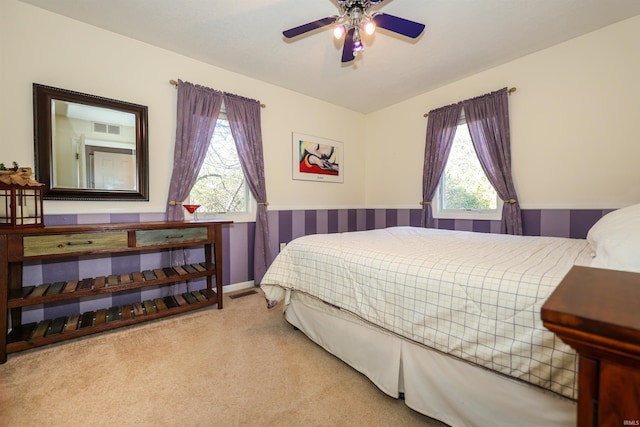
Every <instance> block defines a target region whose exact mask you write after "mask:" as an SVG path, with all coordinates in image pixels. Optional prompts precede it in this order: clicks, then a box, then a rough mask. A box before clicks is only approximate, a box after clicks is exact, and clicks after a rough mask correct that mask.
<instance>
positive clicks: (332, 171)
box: [291, 132, 344, 183]
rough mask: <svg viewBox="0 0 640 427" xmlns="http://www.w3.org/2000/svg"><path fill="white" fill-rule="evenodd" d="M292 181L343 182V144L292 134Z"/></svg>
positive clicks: (301, 134)
mask: <svg viewBox="0 0 640 427" xmlns="http://www.w3.org/2000/svg"><path fill="white" fill-rule="evenodd" d="M291 148H292V150H291V151H292V168H293V179H295V180H302V181H315V182H337V183H342V182H344V163H343V160H344V144H343V143H342V142H340V141H334V140H331V139H327V138H321V137H317V136H312V135H306V134H303V133H297V132H293V133H292V137H291Z"/></svg>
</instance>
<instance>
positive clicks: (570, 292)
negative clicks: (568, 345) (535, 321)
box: [542, 266, 640, 346]
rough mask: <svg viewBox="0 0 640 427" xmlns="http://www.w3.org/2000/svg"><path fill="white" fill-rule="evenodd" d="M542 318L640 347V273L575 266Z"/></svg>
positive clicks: (546, 324) (550, 322)
mask: <svg viewBox="0 0 640 427" xmlns="http://www.w3.org/2000/svg"><path fill="white" fill-rule="evenodd" d="M542 320H543V322H545V326H547V327H549V324H553V325H557V326H560V327H562V328H566V329H571V330H575V331H579V332H581V333H586V334H590V335H599V336H603V337H607V338H609V339H614V340H620V341H623V342H625V343H627V344H632V345H638V346H640V273H631V272H625V271H616V270H605V269H599V268H590V267H580V266H574V267H573V268H572V269H571V270H570V271H569V273H568V274H567V275H566V276H565V278H564V279H563V280H562V282H561V283H560V285H558V287H557V288H556V290H555V291H554V292H553V293H552V294H551V296H550V297H549V299H548V300H547V301H546V302H545V304H544V305H543V306H542Z"/></svg>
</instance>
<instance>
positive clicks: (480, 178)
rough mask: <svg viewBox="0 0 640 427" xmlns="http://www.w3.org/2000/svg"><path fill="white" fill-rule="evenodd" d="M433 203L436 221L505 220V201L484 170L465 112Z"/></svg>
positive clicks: (459, 123)
mask: <svg viewBox="0 0 640 427" xmlns="http://www.w3.org/2000/svg"><path fill="white" fill-rule="evenodd" d="M433 201H434V204H433V217H434V218H452V219H492V220H499V219H501V218H502V200H500V199H499V198H498V194H497V193H496V191H495V189H494V188H493V186H492V185H491V183H490V182H489V180H488V179H487V176H486V175H485V173H484V171H483V170H482V166H481V165H480V160H478V156H477V154H476V152H475V149H474V148H473V143H472V142H471V135H470V134H469V127H468V126H467V122H466V120H465V117H464V111H463V113H462V115H461V118H460V121H459V122H458V128H457V129H456V134H455V137H454V139H453V144H452V145H451V152H450V153H449V158H448V159H447V165H446V166H445V169H444V173H443V174H442V178H441V179H440V184H439V185H438V189H437V190H436V195H435V197H434V200H433Z"/></svg>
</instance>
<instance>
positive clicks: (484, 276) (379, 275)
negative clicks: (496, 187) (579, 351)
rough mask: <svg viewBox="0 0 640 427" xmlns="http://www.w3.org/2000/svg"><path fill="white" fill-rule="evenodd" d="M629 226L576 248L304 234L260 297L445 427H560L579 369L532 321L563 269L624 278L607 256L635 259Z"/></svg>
mask: <svg viewBox="0 0 640 427" xmlns="http://www.w3.org/2000/svg"><path fill="white" fill-rule="evenodd" d="M628 218H632V221H635V222H637V221H638V218H640V205H636V206H635V207H632V208H626V209H621V210H619V211H615V212H613V213H610V214H608V215H606V216H605V217H603V218H602V219H601V220H600V221H599V222H598V223H597V224H596V225H595V226H594V227H593V228H592V229H591V230H590V232H589V236H588V237H587V239H568V238H557V237H528V236H508V235H496V234H485V233H473V232H464V231H449V230H437V229H425V228H416V227H391V228H385V229H379V230H369V231H358V232H347V233H337V234H324V235H309V236H304V237H301V238H298V239H295V240H294V241H292V242H290V243H289V244H288V245H287V246H286V247H285V248H284V249H283V250H282V251H281V252H280V254H279V255H278V256H277V257H276V259H275V260H274V262H273V263H272V265H271V266H270V267H269V269H268V271H267V273H266V274H265V276H264V278H263V279H262V283H261V288H262V289H263V291H264V293H265V297H266V298H267V304H268V307H270V308H273V307H275V306H276V305H279V304H280V303H281V304H282V306H283V307H284V312H285V317H286V319H287V321H289V322H290V323H291V324H292V325H294V326H296V327H297V328H299V329H300V330H301V331H303V332H304V333H305V334H306V335H307V336H309V338H311V339H312V340H313V341H315V342H316V343H318V344H319V345H321V346H322V347H323V348H325V349H326V350H327V351H329V352H331V353H332V354H334V355H336V356H337V357H339V358H341V359H342V360H344V361H345V362H346V363H348V364H349V365H351V366H352V367H354V368H355V369H357V370H358V371H360V372H362V373H363V374H364V375H366V376H367V377H368V378H369V379H370V380H371V381H372V382H373V383H374V384H376V386H378V387H379V388H380V389H381V390H382V391H383V392H385V393H387V394H388V395H390V396H393V397H396V398H398V397H403V398H404V400H405V403H406V404H407V405H408V406H409V407H411V408H412V409H414V410H416V411H418V412H420V413H423V414H425V415H427V416H430V417H432V418H435V419H438V420H441V421H443V422H445V423H447V424H449V425H451V426H455V427H457V426H497V425H505V426H511V425H531V426H540V425H545V426H570V425H575V422H576V415H575V412H576V409H575V399H576V397H577V389H576V385H577V378H576V371H577V356H576V353H575V352H574V351H573V350H572V349H571V348H570V347H569V346H567V345H565V344H564V343H562V341H560V340H559V339H557V338H556V337H555V335H554V334H553V333H551V332H550V331H548V330H546V329H545V328H544V327H543V326H542V322H541V320H540V308H541V306H542V304H543V303H544V302H545V300H546V299H547V297H548V296H549V295H550V294H551V292H552V291H553V290H554V289H555V287H556V286H557V285H558V283H559V282H560V280H561V279H562V278H563V277H564V275H565V274H566V273H567V272H568V271H569V269H570V268H571V267H572V266H573V265H587V266H589V265H593V264H598V266H599V267H604V268H610V267H611V268H616V269H627V270H629V269H632V268H633V267H630V266H629V265H626V264H624V265H615V263H614V261H613V260H614V259H615V258H616V256H615V255H616V254H612V253H611V251H612V248H614V249H613V251H614V252H615V251H620V250H622V252H624V253H625V255H624V257H626V259H638V258H640V257H635V258H634V257H633V256H631V257H629V256H628V252H629V251H628V250H625V249H626V247H625V246H624V245H622V246H621V245H620V239H625V238H627V237H628V234H629V233H628V227H627V225H620V223H622V224H627V223H628ZM611 230H614V231H617V232H618V234H617V235H616V236H617V237H616V238H617V241H616V242H614V243H613V244H611V243H607V242H608V240H610V239H609V237H610V235H612V234H615V233H612V232H611ZM635 246H638V245H635ZM605 248H606V249H605ZM615 248H617V249H615ZM633 250H636V251H637V250H638V249H633ZM605 253H606V254H605ZM594 256H595V257H594Z"/></svg>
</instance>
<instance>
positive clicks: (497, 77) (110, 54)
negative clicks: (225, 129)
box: [0, 0, 640, 319]
mask: <svg viewBox="0 0 640 427" xmlns="http://www.w3.org/2000/svg"><path fill="white" fill-rule="evenodd" d="M638 24H640V18H634V19H632V20H629V21H625V22H622V23H620V24H616V25H614V26H611V27H608V28H605V29H603V30H600V31H597V32H594V33H591V34H588V35H586V36H583V37H581V38H578V39H575V40H572V41H569V42H567V43H564V44H562V45H559V46H556V47H554V48H550V49H547V50H545V51H541V52H538V53H536V54H533V55H529V56H528V57H525V58H522V59H520V60H517V61H514V62H512V63H509V64H506V65H504V66H501V67H497V68H495V69H492V70H488V71H485V72H484V73H480V74H478V75H475V76H471V77H469V78H467V79H464V80H462V81H459V82H456V83H453V84H450V85H448V86H445V87H443V88H440V89H438V90H434V91H432V92H429V93H426V94H422V95H420V96H418V97H416V98H413V99H410V100H408V101H405V102H403V103H400V104H397V105H394V106H391V107H389V108H387V109H384V110H382V111H379V112H375V113H372V114H369V115H367V116H364V115H362V114H359V113H355V112H353V111H349V110H346V109H344V108H341V107H337V106H335V105H332V104H328V103H325V102H322V101H319V100H316V99H313V98H309V97H306V96H303V95H300V94H297V93H294V92H291V91H288V90H284V89H281V88H278V87H275V86H272V85H269V84H267V83H264V82H261V81H258V80H254V79H249V78H247V77H244V76H242V75H239V74H236V73H232V72H229V71H226V70H223V69H220V68H217V67H212V66H210V65H207V64H204V63H202V62H199V61H196V60H193V59H190V58H186V57H184V56H181V55H179V54H176V53H173V52H169V51H166V50H163V49H159V48H156V47H154V46H150V45H148V44H145V43H142V42H139V41H136V40H132V39H129V38H126V37H122V36H119V35H116V34H113V33H110V32H108V31H104V30H101V29H98V28H96V27H92V26H89V25H86V24H83V23H80V22H77V21H74V20H70V19H68V18H64V17H61V16H58V15H55V14H52V13H50V12H47V11H43V10H41V9H38V8H35V7H32V6H30V5H25V4H23V3H20V2H18V1H16V0H5V1H4V2H3V8H2V9H1V10H0V58H2V62H0V81H2V82H3V83H4V84H3V90H4V93H3V96H2V97H0V153H1V154H0V161H2V162H5V163H7V162H11V161H13V160H16V161H17V162H19V163H20V164H21V165H32V164H33V123H32V120H33V117H32V94H31V91H32V87H31V85H32V83H33V82H37V83H42V84H47V85H51V86H56V87H62V88H66V89H72V90H77V91H81V92H86V93H91V94H95V95H100V96H107V97H112V98H118V99H122V100H126V101H130V102H135V103H140V104H144V105H148V106H149V119H150V182H151V185H150V200H149V202H126V203H124V202H121V203H110V202H60V201H47V202H46V203H45V212H46V214H47V216H46V218H45V220H46V223H47V224H55V223H96V222H123V221H138V220H139V221H149V220H161V219H163V212H164V206H165V203H166V194H167V191H168V184H169V178H170V169H171V165H172V153H173V138H174V134H175V101H176V91H175V88H174V87H173V86H171V85H169V83H168V80H169V79H177V78H181V79H183V80H187V81H191V82H193V83H198V84H202V85H205V86H210V87H213V88H216V89H219V90H224V91H229V92H235V93H237V94H239V95H242V96H246V97H250V98H255V99H259V100H260V101H261V102H263V103H265V104H267V108H266V109H264V110H263V115H262V125H263V140H264V148H265V163H266V169H267V170H266V174H267V190H268V194H269V202H270V206H269V208H270V211H271V212H270V215H269V220H270V226H271V228H272V236H271V241H270V246H271V248H272V250H273V253H274V254H276V253H277V251H278V247H279V243H280V242H288V241H289V240H291V239H292V238H295V237H298V236H300V235H303V234H308V233H311V232H318V233H320V232H336V231H347V230H361V229H367V228H379V227H385V226H391V225H415V224H416V222H415V220H416V214H417V212H418V210H417V208H418V205H417V204H418V202H419V201H420V196H421V189H420V180H421V178H420V175H421V172H422V161H421V159H422V156H423V150H424V132H425V128H426V120H425V119H424V118H423V114H424V113H425V112H426V111H428V110H430V109H432V108H436V107H438V106H441V105H445V104H447V103H451V102H456V101H458V100H461V99H465V98H468V97H472V96H476V95H478V94H482V93H486V92H488V91H491V90H494V89H497V88H500V87H503V86H516V87H517V88H518V91H517V92H516V93H515V94H514V95H513V96H512V97H511V110H512V112H511V123H512V129H513V139H514V141H513V145H514V173H515V180H516V186H517V187H518V190H519V191H520V198H521V202H522V206H523V208H524V209H525V212H524V222H525V229H526V230H525V232H526V234H531V235H552V236H563V237H583V235H585V230H586V229H588V226H590V224H592V223H593V222H595V220H597V218H599V217H600V216H601V215H602V214H603V213H604V212H606V210H607V209H612V208H616V207H620V206H624V205H626V204H631V203H634V202H639V201H640V168H637V167H635V165H634V162H635V161H636V159H637V158H639V156H638V155H639V154H640V151H639V150H640V144H637V142H636V141H637V137H635V133H633V131H634V130H635V129H634V128H633V127H634V125H635V123H636V122H635V121H634V119H637V117H639V114H638V113H640V104H639V103H640V93H639V90H640V89H639V86H638V85H637V83H636V81H635V80H633V79H632V76H637V75H640V59H639V54H638V52H640V48H639V47H640V46H638V40H640V37H638V36H639V35H640V31H639V30H638V28H639V27H640V25H638ZM70 41H73V45H72V46H70V45H69V42H70ZM592 98H593V99H594V100H596V101H597V102H594V103H592V102H589V100H590V99H592ZM614 104H620V106H621V107H620V108H619V109H618V110H616V111H615V112H612V111H613V109H612V108H609V107H610V106H611V105H614ZM603 105H605V107H607V108H603V107H602V106H603ZM600 112H603V114H604V117H603V118H602V117H599V116H598V114H599V113H600ZM293 131H295V132H301V133H306V134H311V135H317V136H322V137H325V138H330V139H335V140H338V141H342V142H344V144H345V158H360V156H361V153H365V162H357V163H355V162H354V163H350V164H349V168H348V169H347V170H346V176H345V183H344V184H335V185H334V184H323V183H310V182H301V181H293V180H292V179H291V169H290V153H291V132H293ZM556 149H557V150H558V151H559V152H557V153H555V152H554V153H553V154H550V151H552V150H556ZM612 164H613V166H612ZM390 176H393V177H394V178H395V179H389V177H390ZM555 181H559V182H557V183H556V182H555ZM621 181H622V185H618V184H619V183H620V182H621ZM616 186H618V187H619V189H618V191H615V190H616V188H617V187H616ZM318 200H322V202H318ZM79 212H80V214H78V213H79ZM438 226H439V227H441V228H450V229H459V230H473V231H492V230H494V229H495V227H496V225H495V224H492V223H490V222H482V221H480V222H476V221H473V222H471V221H443V222H439V223H438ZM585 227H586V228H585ZM254 229H255V224H254V223H238V224H233V225H232V226H229V227H228V228H226V229H225V232H224V239H225V240H224V241H225V247H224V249H225V254H226V255H225V259H224V263H225V276H224V278H223V279H224V280H223V281H224V283H225V285H233V284H242V283H247V282H249V281H251V280H252V279H253V272H252V268H251V265H252V254H253V246H252V243H251V242H252V236H253V233H254ZM140 262H143V263H144V262H147V263H149V264H153V263H154V262H155V260H154V259H151V258H145V259H144V260H142V261H140V260H135V259H134V260H132V262H131V263H129V262H127V263H124V264H122V260H114V261H113V262H112V264H113V266H112V268H113V269H116V270H117V269H126V268H129V266H133V265H137V264H138V263H140ZM77 264H78V263H76V264H74V265H73V268H77V269H79V270H82V269H83V268H84V269H86V268H89V270H88V271H91V268H92V267H91V266H89V267H86V266H85V267H81V266H79V265H77ZM43 268H52V267H50V266H49V267H42V266H39V265H36V266H33V268H32V269H31V270H30V276H27V277H26V279H28V280H30V281H31V282H30V283H31V284H34V283H37V282H39V280H40V277H41V275H42V274H43V273H42V271H43ZM132 268H133V267H132ZM80 304H81V306H80V308H81V309H84V308H85V305H86V304H89V305H88V306H87V307H89V308H91V307H93V306H97V305H99V304H102V303H101V302H98V301H85V302H80ZM82 304H85V305H82ZM51 309H53V310H58V309H59V308H56V307H53V308H51ZM42 310H44V308H42V307H38V308H35V311H36V313H34V316H33V317H34V319H35V318H37V317H39V316H41V315H42Z"/></svg>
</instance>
